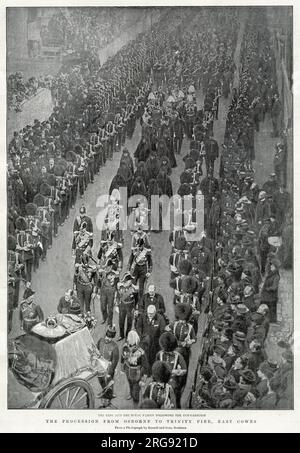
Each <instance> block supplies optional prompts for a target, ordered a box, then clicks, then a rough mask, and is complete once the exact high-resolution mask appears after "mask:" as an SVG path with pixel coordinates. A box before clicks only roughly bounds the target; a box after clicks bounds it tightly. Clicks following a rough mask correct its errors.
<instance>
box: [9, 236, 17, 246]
mask: <svg viewBox="0 0 300 453" xmlns="http://www.w3.org/2000/svg"><path fill="white" fill-rule="evenodd" d="M16 245H17V244H16V238H15V237H14V236H12V235H11V234H9V235H8V238H7V249H8V250H16Z"/></svg>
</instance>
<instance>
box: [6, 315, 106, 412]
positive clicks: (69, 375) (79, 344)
mask: <svg viewBox="0 0 300 453" xmlns="http://www.w3.org/2000/svg"><path fill="white" fill-rule="evenodd" d="M107 367H108V362H107V361H105V360H104V359H102V358H100V357H99V352H98V350H97V348H96V345H95V343H94V340H93V338H92V335H91V332H90V331H89V329H88V328H87V326H86V325H85V322H84V320H83V319H82V318H80V317H78V316H76V315H56V316H55V317H49V318H48V319H47V320H46V321H45V322H43V323H39V324H37V325H36V326H34V328H33V329H32V331H31V332H30V333H27V334H25V335H21V336H19V337H17V338H15V339H14V340H13V341H12V344H11V347H10V351H9V373H12V375H13V376H10V377H9V382H11V381H13V378H15V380H17V381H18V383H19V384H21V386H22V387H23V390H24V391H25V393H26V395H25V394H24V395H23V398H22V400H23V401H24V400H26V404H25V407H24V406H23V407H24V408H32V409H93V408H94V406H95V399H96V397H97V398H101V397H102V396H103V394H104V392H105V390H106V388H104V389H101V391H100V395H97V396H96V395H95V391H94V389H95V388H96V389H98V388H99V385H100V384H99V380H98V379H97V378H98V377H105V375H106V374H107ZM10 378H12V379H10ZM15 384H16V385H15V387H18V385H17V383H15ZM24 388H25V389H24ZM23 393H24V392H23ZM24 396H25V397H24Z"/></svg>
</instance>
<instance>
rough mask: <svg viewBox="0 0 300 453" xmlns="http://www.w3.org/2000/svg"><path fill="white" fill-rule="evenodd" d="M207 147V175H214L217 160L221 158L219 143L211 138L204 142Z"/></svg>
mask: <svg viewBox="0 0 300 453" xmlns="http://www.w3.org/2000/svg"><path fill="white" fill-rule="evenodd" d="M204 145H205V164H206V174H207V175H209V174H210V173H211V174H212V175H213V174H214V165H215V160H216V159H217V158H218V157H219V145H218V142H217V141H216V140H215V139H214V138H212V137H209V138H207V139H206V140H205V141H204Z"/></svg>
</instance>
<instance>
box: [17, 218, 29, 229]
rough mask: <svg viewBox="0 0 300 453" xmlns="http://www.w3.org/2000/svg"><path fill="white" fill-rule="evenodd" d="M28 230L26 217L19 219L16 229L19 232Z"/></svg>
mask: <svg viewBox="0 0 300 453" xmlns="http://www.w3.org/2000/svg"><path fill="white" fill-rule="evenodd" d="M27 228H28V224H27V222H26V219H25V218H24V217H18V218H17V220H16V229H17V230H19V231H25V230H27Z"/></svg>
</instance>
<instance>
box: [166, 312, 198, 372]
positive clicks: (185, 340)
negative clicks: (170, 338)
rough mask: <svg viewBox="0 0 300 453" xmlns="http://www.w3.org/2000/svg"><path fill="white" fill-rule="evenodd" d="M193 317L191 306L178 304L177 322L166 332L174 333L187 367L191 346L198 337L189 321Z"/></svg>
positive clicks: (170, 325)
mask: <svg viewBox="0 0 300 453" xmlns="http://www.w3.org/2000/svg"><path fill="white" fill-rule="evenodd" d="M191 316H192V307H191V306H190V305H189V304H184V303H178V304H177V305H176V307H175V318H176V321H174V322H172V323H171V324H169V325H168V326H167V327H166V331H168V332H173V334H174V336H175V338H176V339H177V342H178V351H179V352H180V353H181V354H182V356H183V358H184V360H185V362H186V365H187V367H188V366H189V360H190V353H191V346H192V344H194V343H195V342H196V335H195V331H194V329H193V326H192V324H190V323H189V322H188V320H189V319H190V318H191Z"/></svg>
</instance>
